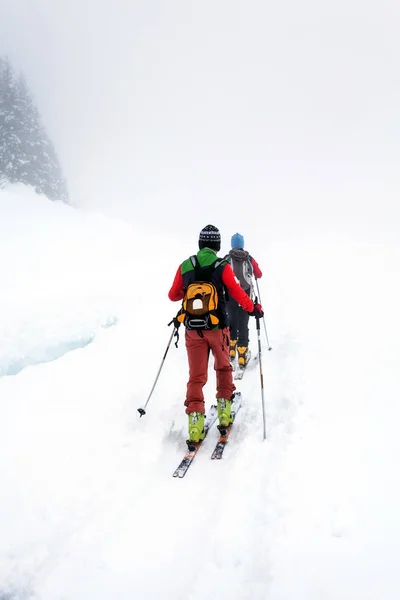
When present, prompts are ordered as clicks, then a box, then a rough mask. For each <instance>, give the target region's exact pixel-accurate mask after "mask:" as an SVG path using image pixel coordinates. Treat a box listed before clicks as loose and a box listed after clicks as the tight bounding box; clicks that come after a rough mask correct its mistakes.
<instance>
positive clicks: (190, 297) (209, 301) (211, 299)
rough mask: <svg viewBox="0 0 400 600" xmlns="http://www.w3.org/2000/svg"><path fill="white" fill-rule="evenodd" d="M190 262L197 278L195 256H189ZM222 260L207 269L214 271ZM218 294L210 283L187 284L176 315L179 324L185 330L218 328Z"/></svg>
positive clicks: (197, 265)
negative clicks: (181, 324)
mask: <svg viewBox="0 0 400 600" xmlns="http://www.w3.org/2000/svg"><path fill="white" fill-rule="evenodd" d="M190 260H191V262H192V265H193V267H194V270H195V275H196V277H197V274H198V269H199V270H200V269H201V267H199V264H198V260H197V256H191V257H190ZM222 262H224V260H223V259H218V260H216V261H215V263H214V264H212V265H210V266H209V267H208V270H209V269H212V270H214V269H215V268H216V267H218V266H219V265H220V264H221V263H222ZM217 310H218V292H217V288H216V287H215V285H214V284H213V283H211V281H195V282H194V283H191V284H189V286H188V288H187V290H186V293H185V296H184V298H183V301H182V308H181V310H180V311H179V313H178V315H177V319H178V321H179V322H180V323H183V324H184V325H185V327H186V329H214V328H215V327H217V326H218V323H219V318H218V316H217Z"/></svg>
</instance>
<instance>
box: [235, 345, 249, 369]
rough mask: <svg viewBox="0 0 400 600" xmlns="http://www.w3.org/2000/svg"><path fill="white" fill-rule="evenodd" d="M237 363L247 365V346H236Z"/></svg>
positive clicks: (242, 365) (241, 365) (240, 365)
mask: <svg viewBox="0 0 400 600" xmlns="http://www.w3.org/2000/svg"><path fill="white" fill-rule="evenodd" d="M237 350H238V364H239V367H243V368H244V367H245V366H246V365H247V362H248V353H249V348H248V346H238V349H237Z"/></svg>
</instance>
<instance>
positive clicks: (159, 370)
mask: <svg viewBox="0 0 400 600" xmlns="http://www.w3.org/2000/svg"><path fill="white" fill-rule="evenodd" d="M171 323H174V328H173V331H172V333H171V337H170V338H169V342H168V345H167V348H166V350H165V352H164V356H163V357H162V361H161V364H160V368H159V369H158V372H157V375H156V378H155V381H154V383H153V387H152V388H151V390H150V394H149V396H148V398H147V400H146V404H145V405H144V406H143V408H138V413H139V415H140V416H141V417H143V415H145V414H146V410H145V408H146V406H147V405H148V403H149V400H150V398H151V395H152V393H153V392H154V388H155V387H156V384H157V381H158V378H159V376H160V373H161V369H162V368H163V366H164V362H165V358H166V356H167V354H168V350H169V347H170V345H171V342H172V338H173V337H174V335H175V336H176V338H177V340H176V342H175V345H176V347H178V339H179V336H178V327H179V325H178V326H176V322H175V319H173V320H172V321H171ZM171 323H169V325H171Z"/></svg>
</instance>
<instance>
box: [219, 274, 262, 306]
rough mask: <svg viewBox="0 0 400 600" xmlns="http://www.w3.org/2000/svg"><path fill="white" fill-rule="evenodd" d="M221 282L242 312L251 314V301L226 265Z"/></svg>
mask: <svg viewBox="0 0 400 600" xmlns="http://www.w3.org/2000/svg"><path fill="white" fill-rule="evenodd" d="M222 281H223V283H224V285H225V287H226V288H227V290H228V292H229V294H230V295H231V296H232V298H233V299H234V300H236V302H238V303H239V304H240V306H241V307H242V308H243V309H244V310H246V311H247V312H252V311H253V310H254V304H253V301H252V300H251V298H250V297H249V296H248V295H247V294H246V292H245V291H244V290H243V289H242V287H241V286H240V284H239V283H238V281H237V279H236V277H235V275H234V273H233V271H232V268H231V266H230V265H226V266H225V268H224V270H223V271H222Z"/></svg>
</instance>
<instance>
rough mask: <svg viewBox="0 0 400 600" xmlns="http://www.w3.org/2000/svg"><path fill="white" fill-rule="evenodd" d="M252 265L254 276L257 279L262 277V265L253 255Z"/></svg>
mask: <svg viewBox="0 0 400 600" xmlns="http://www.w3.org/2000/svg"><path fill="white" fill-rule="evenodd" d="M251 266H252V267H253V273H254V277H255V278H256V279H261V277H262V271H261V269H260V267H259V266H258V263H257V261H256V260H254V258H253V257H251Z"/></svg>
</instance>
